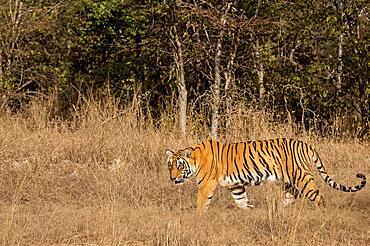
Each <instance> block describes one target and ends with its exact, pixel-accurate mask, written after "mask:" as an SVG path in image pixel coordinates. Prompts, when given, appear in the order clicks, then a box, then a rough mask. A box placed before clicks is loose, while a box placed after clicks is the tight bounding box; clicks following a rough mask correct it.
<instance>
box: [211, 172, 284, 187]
mask: <svg viewBox="0 0 370 246" xmlns="http://www.w3.org/2000/svg"><path fill="white" fill-rule="evenodd" d="M277 180H278V179H277V178H276V177H275V176H274V175H270V176H267V175H266V176H263V177H259V176H256V177H254V178H253V179H238V178H232V177H229V176H228V177H220V178H219V179H218V183H219V184H220V185H221V186H222V187H233V186H239V185H244V186H250V185H262V183H263V182H266V181H268V182H276V181H277Z"/></svg>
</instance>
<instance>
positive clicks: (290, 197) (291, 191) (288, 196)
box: [283, 183, 299, 206]
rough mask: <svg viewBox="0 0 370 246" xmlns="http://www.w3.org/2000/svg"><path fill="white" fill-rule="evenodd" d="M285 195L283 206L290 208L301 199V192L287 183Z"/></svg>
mask: <svg viewBox="0 0 370 246" xmlns="http://www.w3.org/2000/svg"><path fill="white" fill-rule="evenodd" d="M284 195H285V197H284V200H283V205H284V206H288V205H290V204H292V203H293V202H294V201H295V200H296V199H297V198H298V197H299V191H298V190H297V188H295V187H294V186H293V185H291V184H288V183H285V185H284Z"/></svg>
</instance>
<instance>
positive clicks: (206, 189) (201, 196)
mask: <svg viewBox="0 0 370 246" xmlns="http://www.w3.org/2000/svg"><path fill="white" fill-rule="evenodd" d="M216 187H217V182H215V181H212V182H209V183H204V184H201V185H200V186H199V188H198V206H197V213H198V214H202V213H203V212H204V210H206V209H207V208H208V206H209V203H210V202H211V200H212V197H213V192H214V191H215V189H216Z"/></svg>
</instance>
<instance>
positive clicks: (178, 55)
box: [174, 27, 188, 137]
mask: <svg viewBox="0 0 370 246" xmlns="http://www.w3.org/2000/svg"><path fill="white" fill-rule="evenodd" d="M174 29H175V30H174V36H175V43H174V46H175V52H174V55H175V62H176V77H177V87H178V90H179V99H178V102H179V129H180V133H181V135H182V136H183V137H184V136H185V134H186V108H187V100H188V91H187V90H186V83H185V70H184V59H183V53H182V45H181V41H180V38H179V35H178V33H177V30H176V27H175V28H174Z"/></svg>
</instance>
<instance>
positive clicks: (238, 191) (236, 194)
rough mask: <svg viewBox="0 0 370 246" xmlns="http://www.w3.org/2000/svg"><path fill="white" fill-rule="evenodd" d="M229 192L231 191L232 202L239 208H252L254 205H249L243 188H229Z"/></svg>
mask: <svg viewBox="0 0 370 246" xmlns="http://www.w3.org/2000/svg"><path fill="white" fill-rule="evenodd" d="M229 190H230V191H231V196H232V197H233V198H234V201H235V203H236V205H237V206H238V207H239V208H243V209H247V208H254V205H252V204H250V202H249V200H248V197H247V193H246V192H245V187H244V186H242V185H241V186H234V187H231V188H229Z"/></svg>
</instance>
